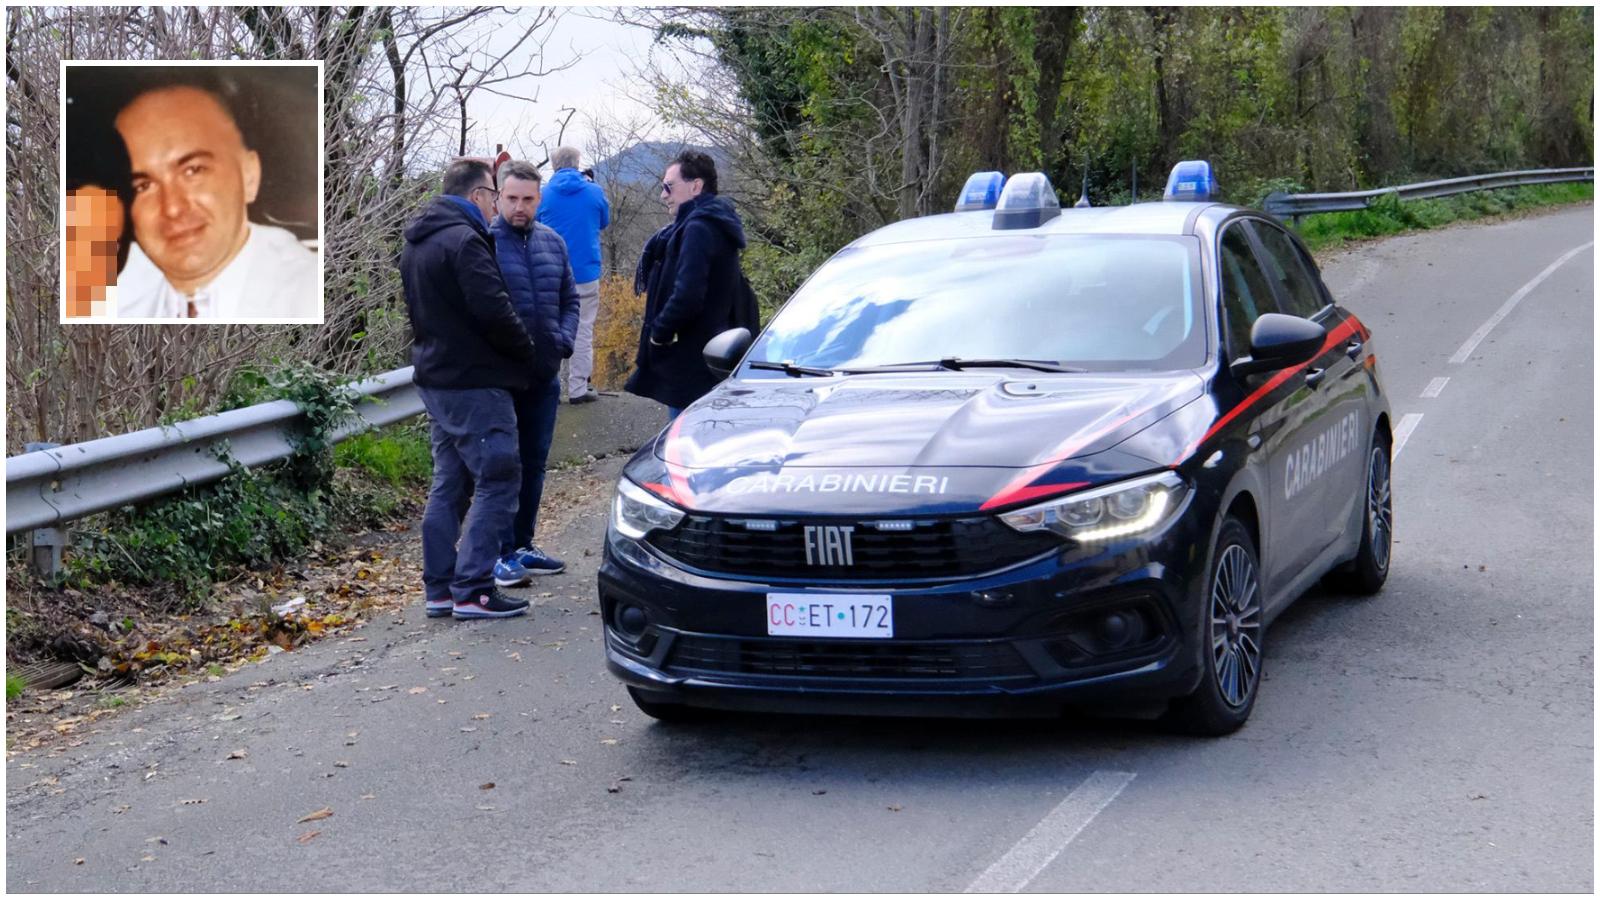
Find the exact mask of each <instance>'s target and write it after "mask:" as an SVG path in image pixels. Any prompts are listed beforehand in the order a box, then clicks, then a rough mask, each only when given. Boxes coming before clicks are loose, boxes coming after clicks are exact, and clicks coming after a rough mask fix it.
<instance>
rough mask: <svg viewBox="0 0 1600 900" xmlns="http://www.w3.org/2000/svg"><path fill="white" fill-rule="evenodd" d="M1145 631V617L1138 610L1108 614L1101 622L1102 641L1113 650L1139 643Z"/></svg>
mask: <svg viewBox="0 0 1600 900" xmlns="http://www.w3.org/2000/svg"><path fill="white" fill-rule="evenodd" d="M1145 630H1146V629H1145V623H1144V616H1143V615H1140V613H1139V612H1138V611H1137V610H1128V611H1124V612H1114V613H1108V614H1107V615H1106V616H1105V617H1104V618H1102V619H1101V620H1100V628H1099V631H1100V639H1101V640H1102V641H1105V642H1106V644H1107V645H1109V646H1110V647H1112V648H1118V647H1126V646H1128V645H1129V644H1136V643H1138V642H1139V641H1141V640H1143V639H1144V635H1145Z"/></svg>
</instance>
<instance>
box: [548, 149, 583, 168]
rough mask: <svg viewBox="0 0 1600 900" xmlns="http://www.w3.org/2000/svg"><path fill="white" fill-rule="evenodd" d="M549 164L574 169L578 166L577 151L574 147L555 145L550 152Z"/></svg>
mask: <svg viewBox="0 0 1600 900" xmlns="http://www.w3.org/2000/svg"><path fill="white" fill-rule="evenodd" d="M550 165H552V166H554V167H556V168H557V169H576V168H577V167H578V151H577V148H575V147H557V148H556V150H555V152H554V153H552V154H550Z"/></svg>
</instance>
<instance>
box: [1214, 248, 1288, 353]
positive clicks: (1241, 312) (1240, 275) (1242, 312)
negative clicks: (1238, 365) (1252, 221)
mask: <svg viewBox="0 0 1600 900" xmlns="http://www.w3.org/2000/svg"><path fill="white" fill-rule="evenodd" d="M1221 255H1222V304H1223V308H1224V309H1225V310H1226V311H1227V315H1228V358H1229V359H1230V360H1232V359H1238V358H1239V357H1241V356H1248V355H1250V328H1251V326H1253V325H1255V324H1256V319H1257V318H1258V317H1260V315H1261V314H1262V313H1269V312H1277V311H1278V305H1277V303H1276V301H1274V300H1273V298H1272V289H1271V288H1270V287H1268V286H1267V276H1266V274H1265V273H1264V272H1262V271H1261V266H1260V264H1258V263H1257V262H1256V255H1255V253H1254V251H1252V250H1251V249H1250V241H1249V239H1248V238H1246V237H1245V233H1244V228H1243V227H1242V226H1241V225H1239V224H1235V225H1231V226H1229V227H1228V230H1226V231H1224V232H1223V233H1222V254H1221Z"/></svg>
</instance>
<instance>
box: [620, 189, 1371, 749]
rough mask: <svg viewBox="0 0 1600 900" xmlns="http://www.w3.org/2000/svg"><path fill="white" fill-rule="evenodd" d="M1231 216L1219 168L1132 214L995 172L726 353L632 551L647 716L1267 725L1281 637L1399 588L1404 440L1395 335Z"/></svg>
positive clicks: (649, 450)
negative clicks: (1315, 609) (1291, 610)
mask: <svg viewBox="0 0 1600 900" xmlns="http://www.w3.org/2000/svg"><path fill="white" fill-rule="evenodd" d="M1002 185H1003V189H1002ZM1214 193H1215V182H1214V179H1213V176H1212V172H1211V168H1210V166H1209V165H1208V164H1206V163H1204V162H1201V161H1191V162H1185V163H1180V164H1179V165H1178V166H1177V167H1175V168H1174V170H1173V172H1172V175H1171V178H1170V179H1169V182H1168V187H1167V192H1166V197H1165V200H1164V201H1163V202H1152V203H1136V204H1133V205H1129V206H1124V207H1115V208H1106V207H1098V208H1073V209H1067V210H1062V209H1061V208H1060V206H1059V203H1058V201H1057V199H1056V195H1055V191H1054V189H1053V188H1052V187H1051V186H1050V184H1049V182H1048V180H1047V179H1046V178H1045V176H1043V175H1041V174H1039V173H1027V174H1020V175H1014V176H1012V177H1011V178H1010V179H1009V180H1006V179H1003V178H1002V176H1001V175H1000V174H999V173H979V174H978V175H974V176H973V178H972V179H970V180H969V181H968V184H967V187H966V188H964V189H963V192H962V197H961V201H960V202H959V203H958V204H957V211H956V212H953V213H950V214H944V215H935V216H928V217H924V218H919V219H913V220H909V221H904V222H899V223H896V224H893V225H889V226H887V227H884V228H880V229H878V230H877V231H874V232H872V233H870V234H868V235H866V236H864V237H862V238H860V239H859V240H857V241H855V242H853V243H851V244H850V245H849V246H847V247H845V248H844V249H843V250H841V251H839V253H837V254H836V255H834V256H833V258H831V259H830V260H829V261H828V262H826V263H825V264H824V265H822V266H821V267H820V268H819V269H818V270H817V271H816V272H815V273H813V274H812V276H811V277H810V279H808V280H807V281H806V283H805V284H804V285H802V286H801V288H800V289H799V291H798V292H796V293H795V295H794V296H793V297H792V298H790V300H789V301H788V303H787V304H785V305H784V307H783V308H782V309H781V310H780V311H779V312H778V313H777V314H776V315H775V316H774V317H773V318H772V320H771V322H770V323H769V324H768V325H767V326H766V328H765V329H764V330H763V331H762V333H761V334H760V336H759V337H758V338H756V339H754V340H753V341H752V337H751V335H750V334H749V333H748V332H746V331H744V330H742V329H740V330H733V331H729V332H727V333H724V334H722V335H720V336H718V337H717V338H716V339H714V340H713V341H711V343H709V344H708V345H707V346H706V350H705V356H706V360H707V364H708V365H710V366H712V367H713V368H714V369H717V370H719V371H725V372H731V375H730V377H729V378H728V379H727V380H726V381H725V382H723V383H722V384H721V385H719V386H718V387H717V388H716V389H715V390H713V391H712V392H711V393H709V394H708V395H706V396H705V397H703V398H701V399H700V400H699V401H698V402H696V403H694V404H693V405H691V406H690V407H688V408H687V409H686V410H685V411H684V412H683V413H682V414H681V415H680V416H679V417H678V418H677V419H676V420H675V421H673V422H672V423H671V424H670V426H669V427H667V428H666V429H665V430H664V431H663V432H662V433H661V434H660V435H659V436H658V437H657V438H656V439H655V440H654V441H653V442H652V443H650V444H649V445H647V446H645V447H644V448H642V449H641V450H640V451H639V452H638V453H637V454H636V455H635V456H634V457H633V458H632V460H631V461H629V463H628V464H627V466H626V467H625V469H624V471H623V476H622V479H621V481H620V483H619V484H618V486H617V494H616V497H615V499H614V502H613V506H612V516H611V522H610V526H609V528H608V530H607V534H606V545H605V554H604V560H603V564H602V567H601V569H600V575H599V592H600V610H601V614H602V616H603V621H604V625H605V648H606V659H607V664H608V668H609V669H610V670H611V672H612V673H614V674H615V675H616V676H617V677H619V678H621V679H622V680H623V681H624V682H625V683H626V684H627V686H628V691H629V693H630V694H631V695H632V697H633V699H634V702H635V703H637V704H638V706H639V707H640V708H641V709H642V710H644V711H645V712H646V713H648V714H650V715H652V716H655V717H657V718H663V719H671V718H686V717H688V716H689V715H690V714H691V713H694V712H697V711H698V710H697V708H701V707H712V708H725V709H754V710H771V711H794V712H846V713H852V712H853V713H866V714H884V713H890V714H911V715H1016V714H1036V713H1039V712H1046V713H1048V712H1052V711H1058V710H1060V709H1061V708H1063V707H1066V706H1085V705H1087V706H1093V707H1100V708H1105V707H1107V706H1109V707H1111V708H1113V709H1123V710H1126V711H1129V712H1132V711H1135V710H1137V711H1141V712H1145V713H1147V714H1148V713H1151V712H1164V714H1165V715H1166V716H1167V718H1168V719H1169V720H1170V721H1171V722H1173V723H1174V724H1176V725H1178V726H1180V727H1181V728H1183V729H1184V730H1187V731H1189V732H1191V733H1197V734H1208V735H1220V734H1226V733H1229V732H1231V731H1233V730H1235V729H1237V728H1238V727H1239V726H1241V725H1242V724H1244V722H1245V720H1246V718H1247V717H1248V716H1249V715H1250V710H1251V708H1252V706H1253V704H1254V703H1255V699H1256V694H1257V691H1258V689H1259V686H1260V682H1261V669H1262V650H1263V646H1264V638H1265V635H1266V631H1267V627H1268V625H1269V624H1270V623H1271V621H1272V619H1273V618H1274V617H1275V616H1276V615H1277V614H1278V613H1280V612H1282V611H1283V609H1284V608H1285V607H1286V606H1287V605H1288V604H1289V603H1290V602H1291V601H1292V600H1294V599H1295V598H1296V597H1297V596H1299V595H1300V594H1302V593H1304V592H1305V591H1306V589H1307V588H1309V587H1311V586H1312V585H1313V584H1314V583H1315V582H1316V581H1318V579H1321V578H1323V577H1324V576H1332V578H1334V579H1336V580H1337V582H1338V585H1339V586H1340V587H1341V588H1342V589H1345V590H1349V591H1352V592H1357V593H1373V592H1376V591H1377V590H1378V589H1379V588H1380V587H1381V586H1382V585H1383V583H1384V580H1385V578H1386V577H1387V575H1388V568H1389V558H1390V548H1391V542H1392V540H1393V531H1392V523H1393V520H1392V511H1391V497H1390V477H1389V471H1390V470H1389V462H1390V447H1391V445H1392V444H1391V441H1392V437H1391V436H1392V431H1391V422H1390V413H1389V406H1388V400H1387V397H1386V395H1385V393H1384V390H1383V387H1382V384H1381V382H1380V381H1379V378H1378V372H1377V357H1376V355H1375V354H1374V352H1373V345H1372V340H1371V334H1370V332H1369V331H1368V329H1367V328H1366V327H1365V326H1364V325H1363V324H1362V323H1361V322H1360V321H1358V320H1357V319H1356V317H1355V316H1354V315H1352V314H1351V313H1349V312H1348V311H1346V310H1344V309H1342V308H1341V307H1339V306H1338V305H1337V304H1336V303H1335V302H1334V299H1333V297H1332V296H1331V295H1330V294H1329V293H1328V289H1327V287H1326V286H1325V285H1324V284H1323V283H1322V279H1321V277H1320V275H1319V274H1318V271H1317V267H1316V265H1315V263H1314V262H1313V261H1312V258H1311V256H1310V254H1308V253H1307V252H1306V250H1305V248H1304V247H1303V246H1302V245H1301V243H1300V241H1299V240H1298V239H1297V238H1296V237H1295V236H1294V234H1292V233H1291V232H1289V231H1288V230H1286V229H1284V228H1283V227H1282V225H1280V224H1279V223H1278V222H1277V221H1276V220H1274V219H1273V218H1271V217H1270V216H1267V215H1265V214H1263V213H1260V212H1255V211H1252V210H1248V209H1241V208H1237V207H1233V206H1228V205H1224V204H1221V203H1216V202H1211V200H1210V199H1209V198H1210V197H1212V196H1213V195H1214ZM1080 205H1082V201H1080Z"/></svg>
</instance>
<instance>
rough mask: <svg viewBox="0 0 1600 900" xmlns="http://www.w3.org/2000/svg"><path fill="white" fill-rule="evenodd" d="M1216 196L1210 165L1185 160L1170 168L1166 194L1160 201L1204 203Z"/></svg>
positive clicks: (1193, 160)
mask: <svg viewBox="0 0 1600 900" xmlns="http://www.w3.org/2000/svg"><path fill="white" fill-rule="evenodd" d="M1216 196H1217V179H1216V176H1215V175H1213V174H1212V172H1211V163H1209V162H1207V161H1206V160H1203V159H1186V160H1184V161H1183V162H1180V163H1178V164H1177V165H1175V166H1173V167H1172V174H1171V175H1169V176H1167V192H1166V194H1165V196H1163V197H1162V198H1161V199H1163V200H1193V201H1196V202H1204V201H1206V200H1214V199H1216Z"/></svg>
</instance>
